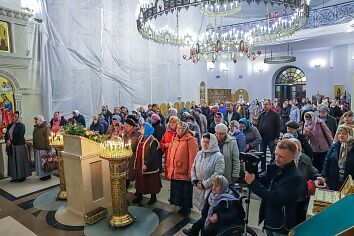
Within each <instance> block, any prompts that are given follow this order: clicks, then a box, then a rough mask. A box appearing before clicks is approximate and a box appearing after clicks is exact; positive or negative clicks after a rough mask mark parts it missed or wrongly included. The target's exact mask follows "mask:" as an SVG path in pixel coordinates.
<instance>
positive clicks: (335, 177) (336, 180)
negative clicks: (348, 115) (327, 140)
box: [322, 125, 354, 190]
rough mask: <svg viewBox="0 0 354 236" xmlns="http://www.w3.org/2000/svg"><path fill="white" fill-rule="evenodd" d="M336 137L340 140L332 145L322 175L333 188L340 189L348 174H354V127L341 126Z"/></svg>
mask: <svg viewBox="0 0 354 236" xmlns="http://www.w3.org/2000/svg"><path fill="white" fill-rule="evenodd" d="M336 138H337V139H338V141H337V142H335V143H334V144H333V145H332V146H331V147H330V149H329V151H328V153H327V155H326V158H325V161H324V165H323V170H322V176H323V177H324V178H325V179H326V182H327V185H328V187H329V189H331V190H338V189H339V188H340V186H341V185H342V184H343V182H344V181H345V179H346V178H347V176H348V175H351V176H354V149H353V143H354V134H353V128H352V127H350V126H346V125H341V126H339V127H338V130H337V134H336Z"/></svg>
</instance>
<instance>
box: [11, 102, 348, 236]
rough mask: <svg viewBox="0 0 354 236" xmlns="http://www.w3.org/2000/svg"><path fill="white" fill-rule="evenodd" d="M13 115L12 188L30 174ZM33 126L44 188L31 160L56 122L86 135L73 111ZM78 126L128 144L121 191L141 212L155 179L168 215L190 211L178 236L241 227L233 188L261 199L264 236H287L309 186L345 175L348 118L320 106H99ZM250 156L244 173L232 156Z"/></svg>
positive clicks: (337, 182) (341, 110)
mask: <svg viewBox="0 0 354 236" xmlns="http://www.w3.org/2000/svg"><path fill="white" fill-rule="evenodd" d="M19 115H20V114H19V113H18V112H15V115H14V121H13V123H12V124H10V125H9V126H8V128H7V132H6V136H5V137H6V144H7V153H8V156H9V176H10V177H11V178H12V180H11V181H13V182H23V181H24V180H26V177H28V176H29V175H30V174H31V173H30V167H29V163H28V159H27V152H26V147H25V139H24V134H25V127H24V124H22V123H21V122H20V119H19ZM34 123H35V129H34V131H33V148H34V150H35V160H36V161H35V166H36V174H37V176H39V177H40V179H41V180H43V181H45V180H48V179H49V178H50V176H51V174H52V173H50V172H44V171H43V170H42V168H41V161H40V156H41V155H44V154H45V153H46V152H47V151H48V150H49V149H50V147H49V141H48V140H49V139H48V136H49V135H50V132H58V131H59V130H60V129H61V127H62V126H64V125H66V124H70V125H78V124H81V125H83V126H85V127H86V121H85V117H84V116H83V115H82V114H80V112H79V111H78V110H75V111H73V116H72V117H71V118H69V119H68V120H66V119H64V117H63V116H62V115H61V114H60V113H59V112H55V113H54V117H53V118H52V119H51V121H50V122H49V123H47V122H46V121H45V119H44V117H43V116H41V115H37V116H36V117H34ZM88 127H89V129H90V130H93V131H96V132H98V133H100V134H106V135H107V136H108V137H109V138H110V139H115V138H117V137H119V138H122V139H123V140H124V142H127V143H128V142H130V143H131V145H132V149H133V154H132V157H131V158H130V159H129V164H128V168H127V169H128V172H127V187H128V186H129V185H130V184H132V182H134V183H135V189H136V192H135V195H134V198H133V199H131V200H132V203H133V204H139V205H142V204H143V203H142V202H143V195H145V194H149V195H150V199H149V200H148V202H147V204H149V205H153V204H154V203H156V201H157V194H158V193H159V192H160V190H161V188H162V184H161V177H162V178H164V179H166V180H168V181H170V197H169V202H170V204H173V205H176V206H179V207H180V209H179V210H178V214H180V215H181V216H183V217H186V216H188V215H189V214H190V213H191V208H192V207H193V206H195V207H196V208H197V209H199V210H200V211H201V213H202V217H201V219H200V220H198V221H197V222H196V223H195V224H193V227H192V228H190V229H185V230H184V231H183V232H184V233H185V234H187V235H198V233H199V232H200V231H201V232H202V233H203V234H202V235H215V232H218V231H220V230H221V229H222V228H223V227H225V226H226V225H228V224H231V223H235V222H236V221H237V220H236V218H237V219H239V220H240V222H241V221H242V219H241V218H242V217H243V216H244V214H242V212H241V211H242V210H240V209H239V207H237V206H239V202H237V200H238V199H237V197H236V196H235V194H232V191H230V188H229V185H230V186H231V185H232V184H234V183H236V182H241V181H244V182H246V183H247V184H248V187H249V188H250V189H251V190H252V191H253V192H254V193H255V194H256V195H258V196H259V197H260V198H261V199H262V203H261V208H260V219H259V222H260V223H261V222H264V228H265V230H266V231H267V235H287V233H288V232H289V230H290V229H291V228H293V227H294V226H295V225H297V224H299V223H300V222H302V221H303V220H304V219H305V214H306V208H307V205H308V200H309V194H312V193H313V191H314V189H313V188H314V186H315V187H316V186H317V187H324V186H327V187H328V188H329V189H332V190H338V188H339V187H340V186H341V184H342V183H343V181H344V180H345V179H346V177H347V176H348V175H349V174H350V175H353V174H354V149H353V148H352V147H353V141H354V135H353V112H351V111H350V110H347V106H341V105H340V103H339V102H338V101H331V102H330V101H329V99H324V100H323V101H321V102H318V103H317V104H313V103H309V102H306V99H305V100H303V102H302V103H299V102H297V101H296V100H293V101H285V102H284V103H283V107H280V106H279V105H278V101H277V100H275V101H270V100H264V101H260V102H259V101H255V102H253V103H251V104H250V105H248V104H245V103H239V104H233V103H230V102H227V103H225V104H224V103H220V104H218V105H213V106H211V107H209V106H207V105H205V104H204V105H201V106H197V105H194V106H192V107H184V108H183V109H181V111H179V112H178V111H177V110H176V109H175V108H173V107H169V109H168V113H167V114H161V111H160V109H159V108H158V106H157V105H155V104H153V105H149V107H148V109H147V111H145V110H144V108H143V107H140V108H139V109H137V110H136V111H132V112H129V111H128V109H127V108H126V107H124V106H123V107H115V108H114V110H113V112H111V111H109V109H108V106H106V105H103V106H102V111H101V112H100V114H99V115H95V116H93V121H92V123H91V124H90V125H89V126H88ZM267 149H269V151H270V158H268V159H270V162H269V163H268V162H267ZM255 150H256V151H260V152H262V153H263V155H262V157H261V163H260V166H259V173H256V174H254V173H247V172H245V173H244V170H243V168H242V165H240V162H241V161H244V160H240V152H252V151H255ZM268 157H269V156H268ZM268 161H269V160H268ZM162 173H163V174H162Z"/></svg>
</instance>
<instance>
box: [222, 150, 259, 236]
mask: <svg viewBox="0 0 354 236" xmlns="http://www.w3.org/2000/svg"><path fill="white" fill-rule="evenodd" d="M261 155H263V153H262V152H251V153H240V160H241V163H242V166H241V174H240V179H239V181H238V182H237V183H236V189H237V190H238V191H239V192H240V193H241V194H240V201H241V202H242V205H243V203H245V205H246V211H245V219H244V220H243V222H242V223H238V224H234V225H230V226H228V227H226V228H225V229H223V230H222V231H221V232H219V233H218V234H217V235H216V236H247V235H250V236H257V233H256V232H255V231H254V230H253V229H251V228H250V227H248V226H247V224H248V216H249V204H250V199H251V191H250V189H249V188H248V186H247V184H246V183H245V181H244V175H245V173H244V172H245V171H247V172H248V173H255V174H256V175H257V174H258V163H259V161H260V157H261ZM244 189H245V190H246V191H245V192H244V191H243V190H244Z"/></svg>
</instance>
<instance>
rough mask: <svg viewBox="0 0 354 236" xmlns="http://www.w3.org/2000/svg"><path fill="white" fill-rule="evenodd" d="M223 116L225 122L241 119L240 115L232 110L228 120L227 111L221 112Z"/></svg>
mask: <svg viewBox="0 0 354 236" xmlns="http://www.w3.org/2000/svg"><path fill="white" fill-rule="evenodd" d="M223 116H224V120H225V121H226V122H227V123H230V121H232V120H236V121H239V120H240V119H241V116H240V114H239V113H238V112H233V113H232V115H231V119H230V120H228V112H225V113H223Z"/></svg>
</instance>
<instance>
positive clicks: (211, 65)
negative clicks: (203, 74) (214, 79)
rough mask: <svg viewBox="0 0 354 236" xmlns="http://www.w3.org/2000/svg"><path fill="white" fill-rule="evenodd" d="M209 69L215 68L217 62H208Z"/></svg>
mask: <svg viewBox="0 0 354 236" xmlns="http://www.w3.org/2000/svg"><path fill="white" fill-rule="evenodd" d="M207 69H208V70H214V69H215V64H214V63H213V62H209V61H208V62H207Z"/></svg>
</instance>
